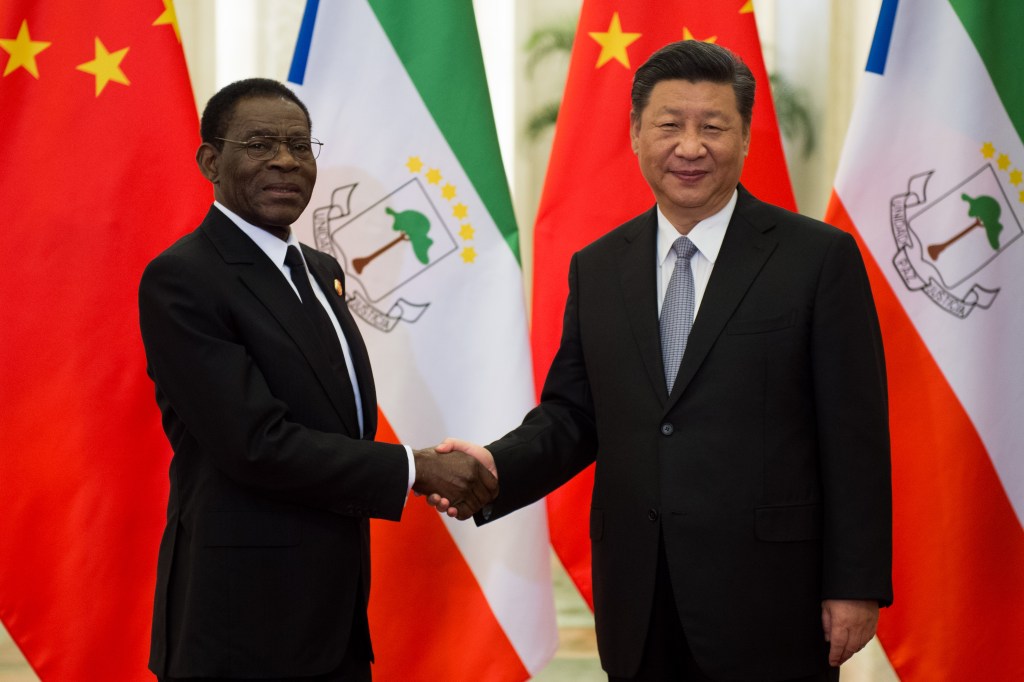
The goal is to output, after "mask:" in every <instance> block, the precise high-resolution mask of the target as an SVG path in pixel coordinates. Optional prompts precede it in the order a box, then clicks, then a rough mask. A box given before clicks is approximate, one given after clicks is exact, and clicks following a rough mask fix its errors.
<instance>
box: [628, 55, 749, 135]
mask: <svg viewBox="0 0 1024 682" xmlns="http://www.w3.org/2000/svg"><path fill="white" fill-rule="evenodd" d="M665 80H686V81H690V82H691V83H697V82H701V81H711V82H712V83H729V84H731V85H732V89H733V92H735V93H736V106H737V108H738V109H739V112H740V118H742V119H743V127H744V128H745V129H746V130H750V121H751V118H752V117H753V114H754V88H755V85H756V84H755V82H754V74H752V73H750V69H749V68H748V67H747V65H746V64H744V63H743V60H742V59H740V58H739V57H738V56H737V55H736V54H735V53H734V52H732V51H731V50H728V49H726V48H724V47H722V46H720V45H715V44H713V43H705V42H703V41H700V40H680V41H679V42H675V43H669V44H668V45H666V46H665V47H663V48H661V49H660V50H658V51H657V52H655V53H654V54H652V55H651V56H650V58H649V59H648V60H647V61H646V62H644V63H643V65H641V66H640V68H639V69H637V70H636V74H635V75H634V76H633V90H632V93H631V94H630V97H631V100H632V105H633V108H632V111H630V118H632V119H633V120H636V119H638V118H639V117H640V114H641V113H642V112H643V110H644V108H645V107H646V106H647V103H648V102H650V100H651V91H652V90H653V89H654V86H655V85H657V84H658V83H660V82H661V81H665Z"/></svg>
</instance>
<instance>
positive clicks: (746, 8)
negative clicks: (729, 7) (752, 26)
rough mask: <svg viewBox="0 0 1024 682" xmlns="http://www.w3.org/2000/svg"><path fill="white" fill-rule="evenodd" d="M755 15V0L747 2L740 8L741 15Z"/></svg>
mask: <svg viewBox="0 0 1024 682" xmlns="http://www.w3.org/2000/svg"><path fill="white" fill-rule="evenodd" d="M753 13H754V0H747V1H746V2H745V3H743V7H740V14H753Z"/></svg>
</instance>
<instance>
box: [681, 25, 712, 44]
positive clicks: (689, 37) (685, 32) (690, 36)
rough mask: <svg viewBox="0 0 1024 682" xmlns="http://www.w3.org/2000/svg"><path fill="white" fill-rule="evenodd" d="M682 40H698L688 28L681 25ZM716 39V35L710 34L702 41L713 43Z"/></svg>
mask: <svg viewBox="0 0 1024 682" xmlns="http://www.w3.org/2000/svg"><path fill="white" fill-rule="evenodd" d="M683 40H698V39H697V38H694V37H693V34H692V33H690V29H688V28H687V27H686V26H683ZM716 40H718V36H711V37H710V38H704V39H703V41H702V42H705V43H713V42H715V41H716Z"/></svg>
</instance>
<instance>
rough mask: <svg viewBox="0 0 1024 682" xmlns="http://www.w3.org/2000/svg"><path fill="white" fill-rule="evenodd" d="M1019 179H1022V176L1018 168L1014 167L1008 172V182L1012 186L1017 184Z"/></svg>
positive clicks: (1023, 178) (1023, 177)
mask: <svg viewBox="0 0 1024 682" xmlns="http://www.w3.org/2000/svg"><path fill="white" fill-rule="evenodd" d="M1021 180H1024V176H1022V175H1021V172H1020V169H1018V168H1014V169H1013V170H1012V171H1011V172H1010V184H1012V185H1014V186H1016V185H1019V184H1020V182H1021Z"/></svg>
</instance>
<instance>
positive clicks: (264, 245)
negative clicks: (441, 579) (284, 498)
mask: <svg viewBox="0 0 1024 682" xmlns="http://www.w3.org/2000/svg"><path fill="white" fill-rule="evenodd" d="M213 205H214V206H216V207H217V208H218V209H219V210H220V211H221V213H223V214H224V215H226V216H227V217H228V218H230V219H231V222H233V223H234V224H235V225H237V226H238V229H240V230H241V231H242V232H244V233H245V234H246V236H247V237H249V238H250V239H252V240H253V242H254V243H255V244H256V246H257V247H259V249H260V251H262V252H263V253H265V254H267V258H269V259H270V262H271V263H273V264H274V265H276V266H277V269H278V270H280V271H281V276H282V277H284V280H285V281H286V282H288V286H290V287H291V288H292V291H294V292H295V296H296V297H298V298H299V300H301V297H300V296H299V290H298V289H296V288H295V283H294V282H292V278H291V268H289V267H288V266H287V265H285V263H284V258H285V255H286V254H287V253H288V247H289V246H295V248H297V249H298V250H299V255H302V248H301V247H300V246H299V240H298V239H296V238H295V233H294V232H292V231H289V232H288V239H287V240H286V241H281V240H280V239H278V238H277V237H275V236H274V235H272V234H270V233H269V232H267V231H266V230H264V229H262V228H259V227H256V226H255V225H253V224H251V223H249V222H247V221H246V220H244V219H243V218H241V217H240V216H239V215H238V214H237V213H235V212H234V211H232V210H231V209H229V208H228V207H226V206H225V205H224V204H222V203H220V202H218V201H214V202H213ZM302 261H303V262H305V261H306V257H305V256H302ZM306 278H307V279H308V280H309V285H310V287H311V288H312V289H313V295H314V296H316V298H317V300H318V301H320V305H321V306H322V307H323V309H324V311H325V312H326V313H327V317H328V319H329V320H330V321H331V326H333V327H334V333H335V334H337V335H338V341H340V342H341V350H342V355H344V356H345V368H346V369H347V370H348V378H349V380H350V381H351V382H352V390H353V391H354V392H355V400H356V417H357V419H358V423H359V436H360V437H362V435H363V401H362V395H361V394H360V392H359V382H358V381H357V380H356V370H355V366H354V365H353V364H352V350H351V349H350V348H349V345H348V340H347V339H346V338H345V333H344V332H342V331H341V325H340V324H339V323H338V318H337V317H335V316H334V311H333V310H331V306H330V304H329V303H328V302H327V297H326V296H325V295H324V291H323V289H321V288H320V285H319V284H318V283H317V281H316V280H315V279H313V276H312V275H311V274H310V272H309V266H308V265H307V266H306ZM405 452H406V455H407V456H408V458H409V486H408V487H409V488H410V489H411V488H412V484H413V483H414V482H415V480H416V465H415V463H414V459H413V456H412V448H410V447H409V446H405Z"/></svg>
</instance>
